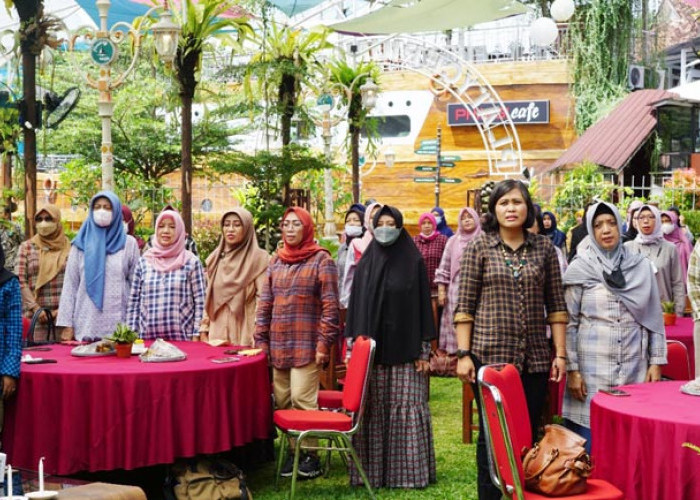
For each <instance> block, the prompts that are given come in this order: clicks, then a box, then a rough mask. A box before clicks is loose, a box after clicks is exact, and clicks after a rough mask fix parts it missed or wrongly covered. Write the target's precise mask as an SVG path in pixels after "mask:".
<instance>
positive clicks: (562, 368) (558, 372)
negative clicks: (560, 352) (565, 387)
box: [549, 356, 566, 382]
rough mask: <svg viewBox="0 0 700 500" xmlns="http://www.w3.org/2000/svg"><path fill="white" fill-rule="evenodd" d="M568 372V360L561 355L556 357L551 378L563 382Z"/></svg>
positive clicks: (553, 380)
mask: <svg viewBox="0 0 700 500" xmlns="http://www.w3.org/2000/svg"><path fill="white" fill-rule="evenodd" d="M565 373H566V360H565V359H562V358H561V357H560V356H557V357H556V358H554V361H552V371H551V372H550V376H549V380H551V381H552V382H561V379H563V378H564V374H565Z"/></svg>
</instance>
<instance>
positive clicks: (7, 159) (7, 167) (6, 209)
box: [2, 151, 12, 220]
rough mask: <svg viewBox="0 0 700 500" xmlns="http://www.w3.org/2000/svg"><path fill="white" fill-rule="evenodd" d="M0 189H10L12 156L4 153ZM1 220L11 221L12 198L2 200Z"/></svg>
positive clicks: (7, 197)
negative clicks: (0, 187) (0, 185)
mask: <svg viewBox="0 0 700 500" xmlns="http://www.w3.org/2000/svg"><path fill="white" fill-rule="evenodd" d="M2 188H3V189H4V190H10V189H12V154H11V153H8V152H7V151H5V152H4V153H3V155H2ZM3 204H4V206H3V214H2V216H3V218H4V219H7V220H11V219H12V197H11V196H9V195H8V196H6V197H5V199H4V200H3Z"/></svg>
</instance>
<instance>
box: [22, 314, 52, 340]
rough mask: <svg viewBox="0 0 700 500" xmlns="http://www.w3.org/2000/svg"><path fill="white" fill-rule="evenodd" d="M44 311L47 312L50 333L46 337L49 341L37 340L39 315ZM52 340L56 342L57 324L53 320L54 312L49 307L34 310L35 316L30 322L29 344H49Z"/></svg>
mask: <svg viewBox="0 0 700 500" xmlns="http://www.w3.org/2000/svg"><path fill="white" fill-rule="evenodd" d="M42 311H43V312H45V313H46V324H47V327H48V330H49V332H48V335H47V337H46V339H47V342H35V341H34V329H35V328H36V324H37V323H38V322H39V316H40V315H41V313H42ZM51 342H56V325H55V324H54V321H53V313H52V312H51V309H49V308H47V307H40V308H39V309H37V310H36V311H35V312H34V316H32V322H31V323H30V324H29V333H28V334H27V346H33V345H37V344H48V343H51Z"/></svg>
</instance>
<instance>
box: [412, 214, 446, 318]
mask: <svg viewBox="0 0 700 500" xmlns="http://www.w3.org/2000/svg"><path fill="white" fill-rule="evenodd" d="M418 227H419V229H420V233H419V234H417V235H415V236H414V237H413V242H414V243H415V244H416V247H417V248H418V251H419V252H420V254H421V255H422V256H423V262H425V268H426V270H427V272H428V282H429V283H430V296H431V298H432V307H433V317H434V321H435V326H436V328H437V325H438V285H437V283H436V282H435V271H436V270H437V268H438V266H439V265H440V260H442V254H443V253H444V252H445V245H447V236H445V235H444V234H441V233H440V232H438V230H437V222H436V221H435V217H434V216H433V214H431V213H424V214H422V215H421V216H420V217H419V218H418Z"/></svg>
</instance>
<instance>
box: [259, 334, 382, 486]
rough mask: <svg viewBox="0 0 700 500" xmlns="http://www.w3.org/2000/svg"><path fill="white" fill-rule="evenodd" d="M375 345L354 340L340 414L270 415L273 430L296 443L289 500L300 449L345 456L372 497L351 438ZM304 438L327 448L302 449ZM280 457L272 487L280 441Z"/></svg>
mask: <svg viewBox="0 0 700 500" xmlns="http://www.w3.org/2000/svg"><path fill="white" fill-rule="evenodd" d="M375 347H376V344H375V341H374V340H373V339H369V338H366V337H358V338H357V339H356V340H355V343H354V344H353V349H352V355H351V357H350V362H349V363H348V369H347V375H346V377H345V385H344V386H343V411H328V410H295V409H291V410H277V411H275V413H274V415H273V421H274V423H275V426H277V428H278V429H279V430H280V431H281V432H282V433H283V434H285V435H286V436H287V437H292V438H294V439H296V443H295V446H294V467H293V469H292V485H291V494H290V500H293V499H294V492H295V489H296V480H297V472H298V470H299V455H300V452H301V449H302V448H303V449H321V450H329V451H339V452H341V454H342V455H348V456H349V457H350V458H351V459H352V461H353V463H354V464H355V467H357V471H358V472H359V474H360V477H362V482H363V483H364V485H365V487H366V488H367V491H368V492H369V495H370V497H371V498H374V493H373V492H372V488H371V486H370V484H369V481H368V480H367V475H366V474H365V471H364V469H363V468H362V464H361V463H360V460H359V459H358V457H357V453H356V452H355V448H354V447H353V445H352V441H351V438H352V436H353V435H354V434H355V433H356V432H357V431H358V429H359V428H360V424H361V422H362V414H363V412H364V408H365V398H366V395H367V388H368V387H369V378H370V373H371V369H372V364H373V363H374V350H375ZM306 438H319V439H324V440H328V445H327V446H322V445H321V444H320V443H319V445H318V446H314V447H311V446H306V445H305V444H304V440H305V439H306ZM280 442H281V445H280V453H279V457H278V460H277V470H276V474H275V483H277V481H278V479H279V475H280V470H281V469H282V463H283V462H284V460H285V455H286V454H287V447H286V446H285V444H284V439H282V440H280Z"/></svg>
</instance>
